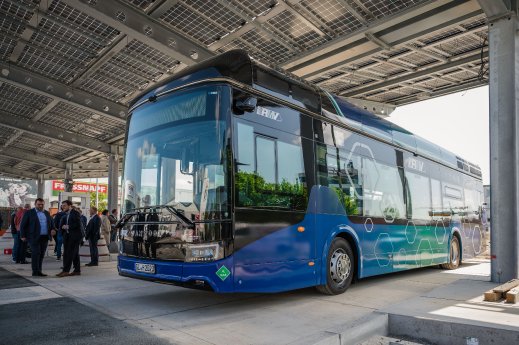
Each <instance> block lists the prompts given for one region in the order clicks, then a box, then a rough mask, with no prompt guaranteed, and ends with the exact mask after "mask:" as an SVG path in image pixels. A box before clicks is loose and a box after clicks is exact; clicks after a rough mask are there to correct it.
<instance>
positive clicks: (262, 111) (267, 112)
mask: <svg viewBox="0 0 519 345" xmlns="http://www.w3.org/2000/svg"><path fill="white" fill-rule="evenodd" d="M256 114H258V115H259V116H263V117H266V118H267V119H270V120H274V121H277V122H282V121H283V119H282V118H281V114H280V113H278V112H277V111H274V110H271V109H267V108H263V107H260V106H257V107H256Z"/></svg>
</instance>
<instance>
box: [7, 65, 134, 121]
mask: <svg viewBox="0 0 519 345" xmlns="http://www.w3.org/2000/svg"><path fill="white" fill-rule="evenodd" d="M0 70H1V72H2V73H1V74H0V81H4V82H6V83H9V84H13V85H15V86H17V87H20V88H22V89H25V90H29V91H31V92H34V93H37V94H39V95H43V96H46V97H51V98H55V99H58V100H59V101H61V102H65V103H67V104H70V105H73V106H76V107H79V108H82V109H86V110H88V111H91V112H94V113H99V114H102V115H103V116H107V117H110V118H111V119H113V120H116V121H117V122H119V123H125V122H126V120H125V118H126V113H127V111H128V108H127V107H125V106H123V105H121V104H118V103H115V102H112V101H109V100H107V99H105V98H102V97H99V96H96V95H94V94H91V93H88V92H85V91H82V90H79V89H74V88H71V87H70V86H68V85H66V84H62V83H60V82H57V81H55V80H52V79H49V78H45V77H43V76H41V75H39V74H36V73H33V72H29V71H28V70H25V69H23V68H21V67H18V66H14V65H12V64H7V63H3V62H0ZM5 75H6V76H5Z"/></svg>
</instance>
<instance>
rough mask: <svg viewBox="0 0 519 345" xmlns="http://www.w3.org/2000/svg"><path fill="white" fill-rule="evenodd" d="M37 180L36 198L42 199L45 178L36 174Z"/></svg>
mask: <svg viewBox="0 0 519 345" xmlns="http://www.w3.org/2000/svg"><path fill="white" fill-rule="evenodd" d="M37 175H38V178H37V180H36V183H37V185H38V193H37V197H38V198H42V199H43V194H44V193H45V177H44V175H43V174H37Z"/></svg>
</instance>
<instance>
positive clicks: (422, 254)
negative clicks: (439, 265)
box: [417, 239, 433, 266]
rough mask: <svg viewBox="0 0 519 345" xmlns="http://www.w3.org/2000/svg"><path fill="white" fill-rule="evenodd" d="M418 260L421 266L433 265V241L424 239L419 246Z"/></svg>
mask: <svg viewBox="0 0 519 345" xmlns="http://www.w3.org/2000/svg"><path fill="white" fill-rule="evenodd" d="M417 252H418V260H419V264H420V266H429V265H432V263H433V251H432V247H431V241H429V240H426V239H422V240H420V243H419V244H418V251H417Z"/></svg>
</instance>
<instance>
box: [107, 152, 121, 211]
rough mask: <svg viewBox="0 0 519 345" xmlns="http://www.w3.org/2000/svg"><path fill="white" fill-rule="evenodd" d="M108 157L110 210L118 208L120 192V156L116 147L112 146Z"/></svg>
mask: <svg viewBox="0 0 519 345" xmlns="http://www.w3.org/2000/svg"><path fill="white" fill-rule="evenodd" d="M111 151H112V153H111V154H109V155H108V209H109V211H110V212H111V211H112V210H113V209H114V208H117V199H118V196H119V194H118V192H119V156H118V151H117V147H116V146H112V149H111Z"/></svg>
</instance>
